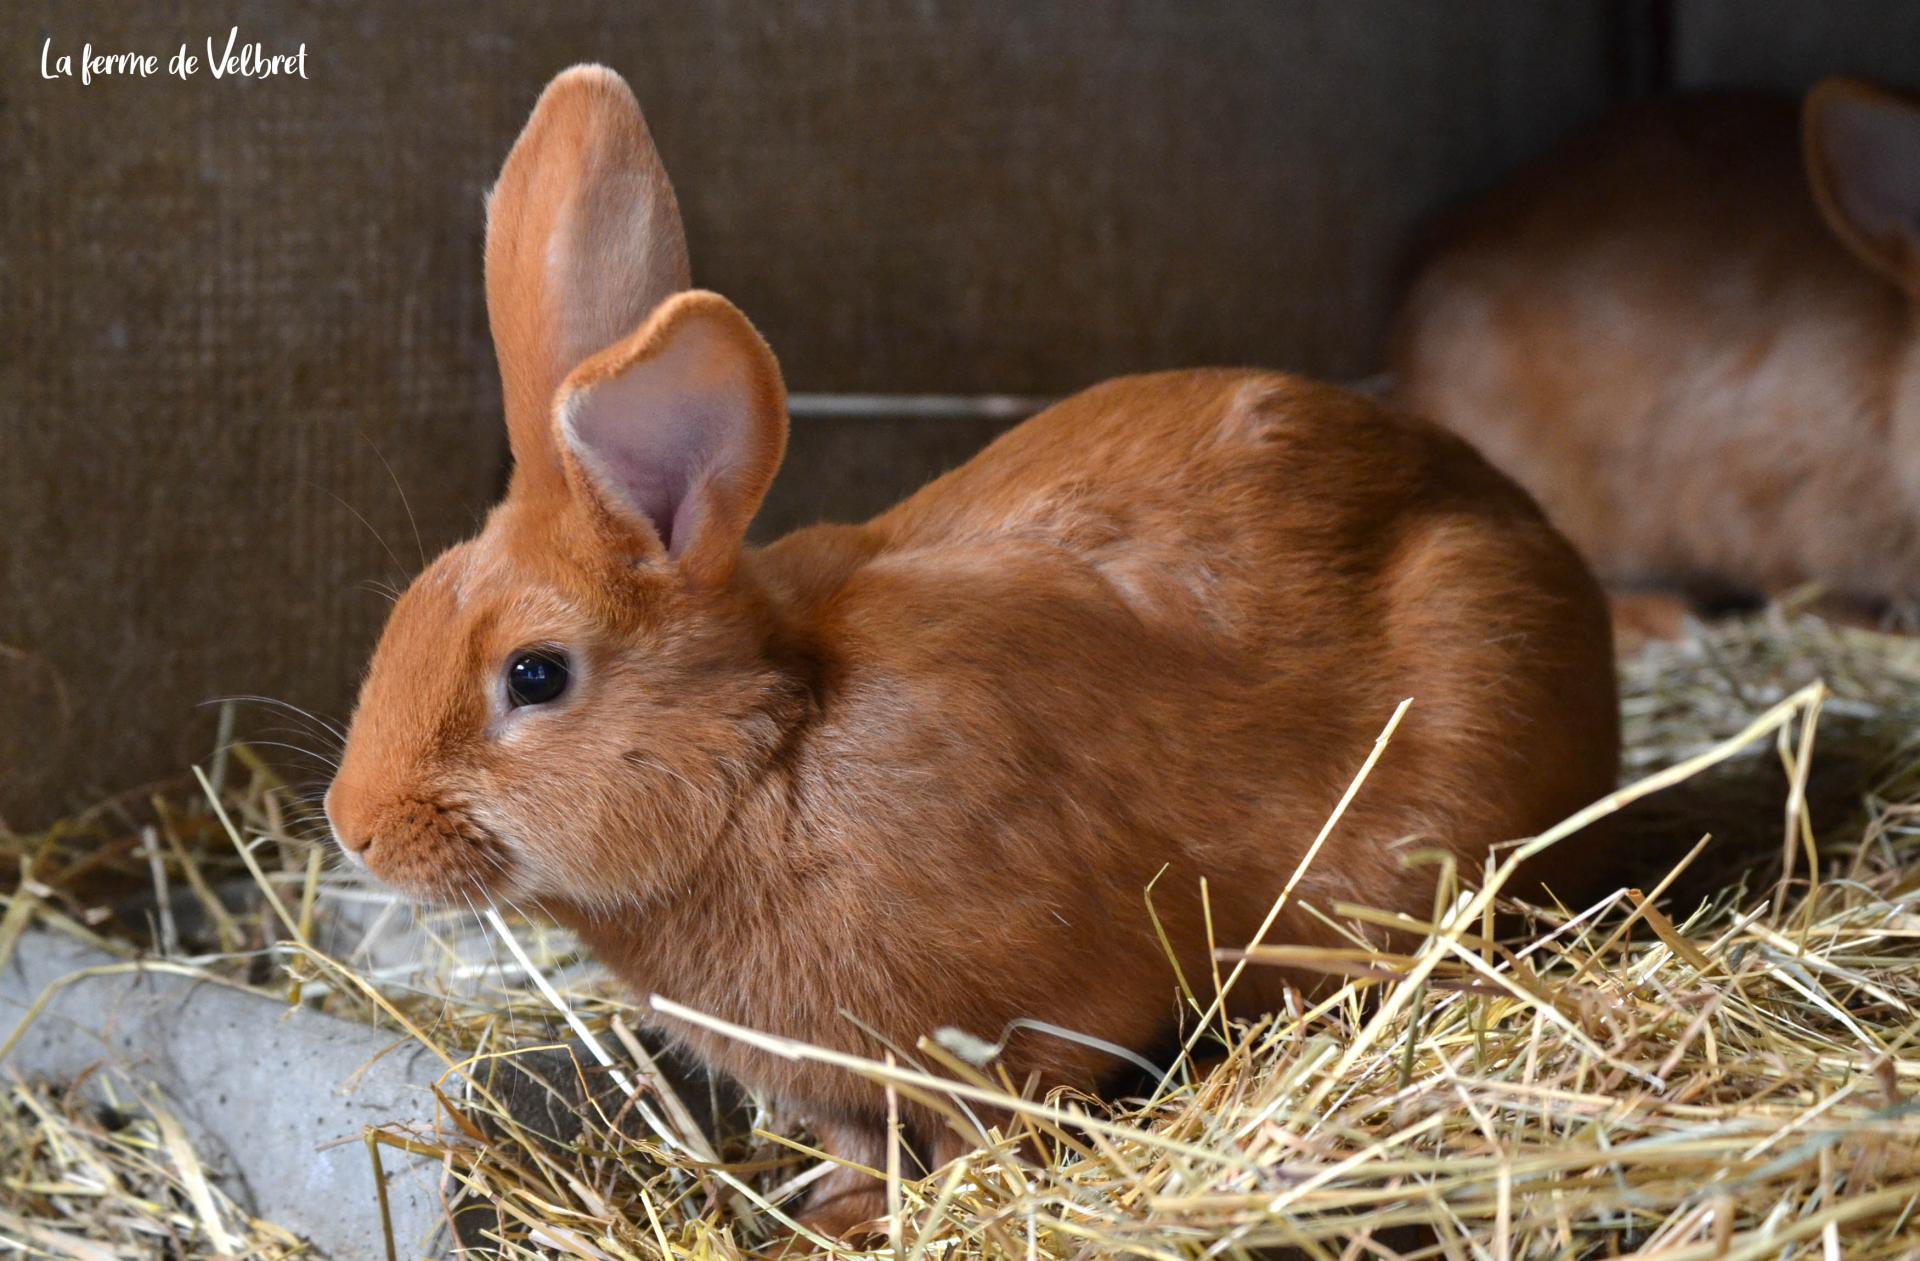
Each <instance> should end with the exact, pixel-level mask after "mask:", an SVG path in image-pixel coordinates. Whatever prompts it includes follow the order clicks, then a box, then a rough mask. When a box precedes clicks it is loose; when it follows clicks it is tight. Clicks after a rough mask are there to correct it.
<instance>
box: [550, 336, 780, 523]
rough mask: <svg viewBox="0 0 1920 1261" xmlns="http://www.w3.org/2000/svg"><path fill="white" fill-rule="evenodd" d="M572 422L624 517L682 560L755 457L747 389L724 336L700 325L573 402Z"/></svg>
mask: <svg viewBox="0 0 1920 1261" xmlns="http://www.w3.org/2000/svg"><path fill="white" fill-rule="evenodd" d="M562 423H563V425H564V428H565V432H566V435H567V438H568V441H569V442H570V443H571V445H572V447H573V450H574V452H575V454H576V455H578V456H579V458H580V461H581V463H582V464H583V465H584V466H585V467H586V469H587V471H588V472H589V473H590V474H591V475H592V476H593V478H594V480H595V482H596V483H598V484H599V486H600V488H601V490H602V491H603V492H604V493H605V494H606V495H607V497H608V499H609V501H610V502H611V506H612V507H613V508H614V509H615V510H616V511H621V512H625V513H627V514H630V515H632V516H634V517H637V518H639V519H641V520H644V521H645V522H646V523H647V524H648V525H649V526H651V527H652V529H653V531H654V533H655V534H657V535H658V536H659V538H660V542H661V544H662V545H663V546H664V547H665V548H666V549H667V553H668V554H669V555H672V556H678V555H679V554H680V553H681V552H683V551H685V550H686V549H687V547H688V546H689V545H690V544H691V543H692V542H693V540H694V538H695V537H696V536H697V535H698V533H699V531H700V528H701V523H702V518H703V516H704V507H705V500H706V498H707V495H708V493H709V492H710V491H711V489H712V486H711V483H712V482H713V481H714V480H715V479H716V478H718V477H724V476H725V475H726V473H727V472H728V471H729V470H730V469H732V468H733V467H735V466H737V465H738V464H739V463H740V462H741V461H742V460H744V459H746V458H748V456H749V451H748V447H749V443H750V433H751V427H752V418H751V415H750V404H749V402H748V397H747V393H746V390H745V388H744V386H743V384H742V382H741V381H740V380H739V378H738V375H737V372H736V370H735V365H733V364H731V363H730V362H729V360H728V356H727V354H726V353H725V347H724V345H723V344H722V342H721V341H720V339H718V338H715V337H712V336H710V335H708V333H707V331H706V330H705V329H703V328H701V327H700V326H699V325H697V324H696V325H694V326H693V327H688V328H683V329H680V330H678V331H677V333H676V335H674V336H673V338H672V341H671V342H670V343H669V344H668V345H667V346H666V347H665V348H664V349H663V350H661V351H659V352H658V353H657V354H655V355H653V356H651V357H649V358H647V359H644V360H642V361H641V362H639V363H636V364H634V365H633V366H632V367H630V368H628V369H627V370H626V371H625V372H624V373H622V374H621V375H619V376H617V377H615V378H614V379H612V380H610V381H605V382H602V383H601V384H599V385H596V386H593V387H592V388H591V389H588V390H585V391H582V392H581V393H579V394H576V395H574V396H573V397H572V398H570V399H569V400H568V401H567V404H566V408H565V411H564V412H563V414H562Z"/></svg>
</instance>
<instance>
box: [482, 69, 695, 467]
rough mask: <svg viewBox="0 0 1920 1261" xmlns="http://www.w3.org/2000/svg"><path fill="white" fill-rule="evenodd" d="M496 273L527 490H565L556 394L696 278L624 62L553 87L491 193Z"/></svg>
mask: <svg viewBox="0 0 1920 1261" xmlns="http://www.w3.org/2000/svg"><path fill="white" fill-rule="evenodd" d="M486 275H487V319H488V322H489V324H490V325H491V326H492V329H493V344H494V352H495V354H496V355H497V356H498V357H499V361H500V380H501V385H502V391H503V393H504V395H505V401H506V412H507V432H508V437H509V439H510V440H511V442H512V446H513V458H514V470H515V471H514V482H515V488H516V489H518V490H522V491H526V492H534V493H540V492H548V491H555V492H557V491H558V490H559V489H560V487H561V484H562V483H561V475H562V470H561V460H560V457H559V451H558V450H557V448H556V446H555V444H554V431H553V425H552V407H553V402H554V391H555V390H556V388H557V387H558V386H559V385H560V383H561V381H563V380H564V379H565V378H566V376H567V374H568V373H569V372H571V371H573V370H574V368H576V367H578V366H579V365H580V364H581V363H582V362H583V361H585V360H586V359H587V358H588V357H589V356H592V355H594V354H596V353H597V352H599V351H601V350H603V349H605V348H606V347H608V346H610V345H611V344H612V343H613V342H615V341H617V340H618V339H620V338H622V337H624V336H626V335H627V334H628V333H630V332H632V331H633V329H634V328H635V327H636V326H637V325H638V324H639V323H640V322H641V321H642V320H644V319H645V318H646V316H647V313H648V312H650V311H652V310H653V309H654V308H655V307H656V306H658V305H659V304H660V303H661V302H663V301H664V300H665V299H667V298H668V297H670V296H671V295H673V294H675V293H678V292H680V291H681V290H683V289H685V288H687V286H688V284H689V283H690V282H689V279H688V274H687V242H686V236H685V233H684V232H683V230H682V228H681V226H680V208H679V206H678V204H676V202H675V201H674V196H673V186H672V185H671V184H670V183H668V181H667V173H666V170H665V168H664V167H662V166H661V164H660V155H659V153H658V152H656V151H655V149H654V147H653V137H652V136H651V135H650V134H649V133H648V131H647V124H646V121H645V120H644V119H643V118H641V116H640V107H639V105H638V104H637V103H636V102H635V101H634V98H633V93H632V91H630V90H629V89H628V87H627V85H626V82H625V81H624V80H623V79H621V78H620V76H619V75H617V74H615V73H614V72H613V71H611V70H608V69H607V68H605V67H604V66H575V67H573V68H572V69H570V70H567V71H565V72H563V73H562V74H560V75H559V76H558V77H556V78H555V79H554V80H553V82H552V83H549V84H548V85H547V89H546V91H545V92H542V93H541V94H540V100H539V103H538V104H536V105H535V106H534V107H533V116H532V117H531V118H530V119H528V120H527V125H526V127H525V128H524V129H523V130H522V131H521V133H520V138H519V139H518V140H517V141H515V142H514V146H513V151H512V152H511V153H509V154H508V155H507V161H506V165H505V166H503V167H502V168H501V170H500V178H499V180H498V181H497V182H496V183H495V184H494V186H493V191H492V192H491V193H490V194H489V195H488V198H487V259H486Z"/></svg>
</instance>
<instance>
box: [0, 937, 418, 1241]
mask: <svg viewBox="0 0 1920 1261" xmlns="http://www.w3.org/2000/svg"><path fill="white" fill-rule="evenodd" d="M119 962H121V961H120V960H117V959H115V958H114V957H113V956H111V955H106V954H102V953H100V952H98V951H95V950H92V949H90V948H88V947H85V946H82V945H79V944H78V943H75V942H73V941H71V940H68V939H66V938H64V937H59V936H55V935H53V934H50V933H45V932H29V933H26V934H25V935H23V936H22V938H21V939H20V941H19V942H18V944H17V946H16V948H15V949H14V952H13V957H12V959H11V960H10V961H9V963H8V965H7V967H6V969H5V970H4V972H0V1030H4V1031H5V1032H4V1033H0V1037H4V1036H5V1034H6V1033H11V1032H12V1031H13V1029H14V1027H15V1026H16V1025H18V1023H19V1022H20V1020H21V1019H22V1018H23V1017H24V1016H25V1015H26V1013H27V1011H28V1009H29V1008H30V1007H31V1006H32V1004H33V1003H34V1002H35V1001H37V1000H38V999H39V997H40V995H41V994H42V992H43V991H45V989H46V987H47V986H49V985H51V984H53V983H54V982H56V981H59V980H60V979H61V978H63V977H66V976H70V975H72V974H73V973H76V972H80V971H83V970H85V969H88V968H94V967H100V966H102V965H112V964H116V963H119ZM395 1042H396V1036H395V1035H393V1034H391V1033H387V1032H383V1031H381V1030H377V1029H372V1028H369V1027H367V1026H364V1025H359V1024H355V1023H352V1022H350V1021H344V1020H339V1019H335V1018H333V1017H331V1016H324V1015H319V1014H317V1013H314V1012H311V1011H305V1010H300V1009H297V1008H295V1009H289V1008H287V1007H286V1006H284V1005H282V1004H279V1003H275V1002H273V1001H271V1000H269V999H265V998H261V997H257V996H255V995H252V994H247V993H242V992H240V991H237V990H231V989H227V988H224V987H222V986H219V985H215V984H211V983H208V982H203V981H195V980H192V979H189V978H186V977H181V976H175V975H171V974H169V973H166V972H159V971H150V970H141V971H137V972H128V973H115V974H110V975H106V976H93V977H86V978H84V979H82V980H79V981H76V982H74V983H72V984H70V985H68V986H66V987H65V988H64V989H62V990H61V991H60V992H59V993H58V994H57V995H56V996H55V997H54V998H53V1000H52V1002H51V1003H50V1004H49V1005H48V1007H47V1009H46V1010H45V1011H44V1012H42V1013H41V1015H40V1017H39V1018H38V1019H37V1020H36V1021H35V1022H34V1024H33V1025H32V1026H31V1027H30V1028H29V1029H28V1030H27V1032H26V1035H25V1036H24V1037H23V1038H22V1039H21V1040H20V1042H19V1043H18V1044H17V1045H16V1046H15V1047H14V1049H13V1050H12V1052H11V1053H10V1054H9V1055H8V1057H7V1059H6V1060H5V1061H4V1062H3V1063H0V1067H4V1068H5V1069H8V1070H10V1071H12V1072H16V1073H19V1074H20V1075H21V1076H23V1077H26V1078H29V1079H37V1080H50V1081H55V1082H62V1081H70V1080H72V1079H73V1078H75V1077H76V1076H78V1075H79V1074H81V1073H83V1072H85V1071H86V1070H88V1069H93V1068H100V1067H110V1068H113V1069H115V1070H118V1072H119V1073H120V1074H121V1075H122V1076H123V1077H125V1078H126V1079H127V1080H129V1081H132V1082H135V1083H139V1084H144V1085H149V1086H151V1087H152V1088H153V1089H155V1090H156V1091H157V1092H158V1093H159V1095H160V1098H161V1100H162V1101H163V1102H164V1104H165V1105H166V1106H167V1107H168V1108H169V1109H171V1110H172V1111H173V1113H174V1115H176V1116H177V1117H178V1118H179V1119H180V1122H181V1124H182V1125H183V1126H184V1127H186V1129H187V1132H188V1135H189V1136H190V1137H191V1138H192V1139H193V1141H194V1143H195V1144H196V1146H197V1148H198V1150H199V1151H200V1153H201V1155H202V1156H203V1157H204V1158H205V1159H206V1160H207V1162H208V1163H209V1165H210V1166H212V1167H215V1168H217V1169H219V1170H220V1171H221V1172H222V1173H223V1174H225V1175H226V1179H225V1181H224V1183H223V1185H225V1186H226V1188H227V1190H228V1192H229V1193H230V1194H232V1195H233V1196H234V1198H235V1199H236V1200H239V1201H240V1202H241V1203H242V1204H244V1205H246V1206H247V1207H249V1208H250V1209H252V1211H253V1212H254V1213H255V1214H257V1215H258V1216H260V1217H264V1218H266V1219H268V1220H270V1221H272V1222H274V1223H276V1224H278V1225H280V1226H283V1227H285V1228H286V1229H288V1230H291V1231H293V1232H294V1233H296V1234H298V1235H300V1236H301V1237H302V1238H305V1239H307V1240H309V1241H310V1242H311V1243H312V1244H313V1246H314V1248H315V1249H316V1250H317V1251H318V1252H319V1253H320V1254H321V1255H323V1256H326V1257H332V1258H336V1259H338V1261H359V1259H360V1258H369V1259H370V1261H372V1259H379V1258H384V1257H385V1255H386V1245H385V1241H384V1239H383V1236H382V1231H381V1227H380V1212H379V1199H378V1196H377V1193H376V1188H375V1184H374V1174H373V1167H372V1164H371V1162H370V1161H369V1159H368V1156H367V1149H366V1145H365V1144H364V1143H363V1142H361V1133H362V1127H363V1126H365V1125H378V1124H384V1123H400V1124H409V1123H411V1124H415V1125H423V1126H424V1125H430V1124H431V1123H432V1120H433V1116H434V1100H433V1096H432V1094H431V1092H430V1091H429V1090H428V1085H429V1083H431V1082H432V1081H434V1080H435V1079H436V1078H437V1077H438V1076H439V1075H440V1073H441V1072H442V1071H443V1067H444V1066H443V1065H442V1064H441V1063H440V1061H439V1060H438V1059H436V1058H435V1057H434V1056H433V1055H432V1053H431V1052H429V1051H427V1050H425V1049H424V1048H422V1047H419V1046H415V1045H412V1044H407V1045H401V1046H396V1045H395ZM383 1052H384V1054H383ZM381 1163H382V1165H383V1167H384V1168H385V1171H386V1175H387V1198H388V1207H389V1210H390V1212H391V1215H392V1220H393V1236H394V1243H395V1245H396V1250H397V1255H398V1256H400V1257H428V1256H438V1255H441V1254H442V1253H444V1251H445V1246H444V1244H443V1243H442V1241H441V1236H442V1234H443V1232H442V1230H441V1226H442V1210H441V1199H440V1193H439V1186H438V1184H439V1176H440V1171H439V1167H438V1165H437V1164H436V1163H434V1162H431V1161H426V1160H423V1159H420V1158H418V1157H412V1156H408V1155H407V1154H406V1153H404V1152H399V1151H396V1150H394V1149H392V1148H383V1149H382V1150H381Z"/></svg>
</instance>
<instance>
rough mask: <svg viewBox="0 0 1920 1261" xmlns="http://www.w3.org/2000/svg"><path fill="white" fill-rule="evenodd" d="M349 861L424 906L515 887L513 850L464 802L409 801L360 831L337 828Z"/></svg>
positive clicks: (394, 806) (381, 814)
mask: <svg viewBox="0 0 1920 1261" xmlns="http://www.w3.org/2000/svg"><path fill="white" fill-rule="evenodd" d="M334 839H335V841H336V842H337V843H338V844H339V846H340V850H341V852H342V853H343V854H345V855H346V856H347V859H348V861H349V862H351V863H353V864H354V865H355V866H357V867H359V868H360V869H362V870H363V871H365V872H367V873H368V874H369V875H371V876H373V877H374V878H375V879H376V880H378V881H380V882H381V883H382V884H384V885H387V886H389V887H391V888H393V889H394V890H396V891H398V892H400V893H404V894H406V895H407V896H408V897H411V898H414V899H416V900H418V901H422V902H447V903H454V904H458V903H460V902H462V901H465V900H469V899H472V898H474V897H476V896H478V897H486V896H488V895H490V894H492V893H496V892H504V891H506V890H507V889H508V888H509V887H510V886H511V885H512V883H513V874H514V857H513V848H512V846H510V845H509V844H507V843H506V841H505V840H503V839H502V838H501V837H500V836H499V834H498V833H496V832H495V831H494V830H493V829H492V828H490V827H488V826H487V824H486V823H485V822H484V821H482V820H481V819H479V818H478V817H477V816H476V814H475V812H473V811H471V810H469V809H468V808H467V807H466V805H465V803H462V802H457V801H444V800H440V799H437V798H432V797H424V796H421V797H408V798H403V799H400V800H396V801H394V802H392V803H390V804H389V805H388V806H387V807H386V808H385V809H382V810H379V811H377V812H376V814H375V817H373V818H371V819H369V820H368V821H367V822H366V823H365V824H362V825H361V826H359V827H357V828H350V829H346V830H343V829H342V828H341V827H340V826H339V824H338V823H336V824H335V826H334Z"/></svg>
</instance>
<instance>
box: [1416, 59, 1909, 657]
mask: <svg viewBox="0 0 1920 1261" xmlns="http://www.w3.org/2000/svg"><path fill="white" fill-rule="evenodd" d="M1916 295H1920V104H1916V103H1915V102H1914V101H1913V100H1912V99H1909V98H1906V97H1902V96H1900V95H1898V94H1896V93H1893V92H1889V91H1886V90H1883V89H1881V88H1878V87H1875V86H1872V85H1869V84H1867V83H1864V82H1861V81H1857V80H1850V79H1839V78H1834V79H1828V80H1825V81H1823V82H1821V83H1820V84H1819V85H1818V86H1816V87H1815V88H1814V89H1813V91H1812V92H1811V93H1810V94H1808V96H1807V97H1806V99H1805V102H1804V104H1802V103H1801V102H1797V101H1795V100H1793V99H1791V98H1789V97H1784V96H1766V95H1755V94H1742V95H1736V94H1719V95H1702V96H1694V97H1686V98H1681V99H1677V100H1672V101H1662V102H1657V103H1647V104H1640V105H1636V106H1634V107H1631V108H1629V109H1627V110H1624V111H1622V112H1621V113H1619V114H1618V115H1616V116H1615V117H1613V118H1611V119H1609V120H1608V121H1606V122H1605V123H1603V124H1601V125H1600V126H1598V127H1596V128H1593V129H1591V130H1589V131H1587V132H1585V133H1583V134H1582V135H1580V136H1579V137H1577V138H1576V139H1575V140H1573V141H1572V142H1570V143H1569V144H1567V145H1566V146H1565V147H1563V148H1562V149H1560V150H1559V151H1557V152H1556V153H1554V154H1553V155H1552V156H1551V157H1549V158H1547V159H1546V160H1544V161H1541V162H1538V163H1535V164H1533V165H1531V166H1529V167H1528V168H1527V169H1526V170H1524V171H1523V172H1522V173H1521V174H1520V175H1518V176H1516V177H1515V178H1514V179H1513V180H1512V181H1511V182H1510V183H1508V184H1506V185H1504V186H1502V187H1501V188H1500V189H1499V190H1497V191H1496V192H1495V193H1494V194H1493V195H1492V196H1491V197H1489V198H1488V199H1486V201H1484V202H1483V203H1481V204H1479V205H1477V206H1475V207H1473V208H1472V209H1471V210H1470V211H1468V212H1467V213H1466V214H1464V215H1462V216H1461V217H1460V219H1459V221H1458V222H1457V224H1456V225H1454V227H1453V228H1452V231H1451V234H1450V239H1449V240H1448V241H1447V243H1446V244H1445V245H1444V246H1442V247H1441V248H1440V250H1439V251H1438V252H1437V253H1436V255H1435V256H1434V257H1433V258H1432V259H1431V260H1430V261H1429V262H1428V263H1427V265H1426V266H1425V268H1424V269H1423V271H1422V273H1421V275H1420V278H1419V280H1418V282H1417V283H1416V285H1415V287H1414V290H1413V293H1412V295H1411V297H1410V298H1409V300H1408V303H1407V306H1406V308H1405V310H1404V312H1403V314H1402V317H1401V320H1402V323H1401V327H1400V329H1399V330H1398V342H1397V345H1396V347H1395V367H1396V369H1397V376H1398V381H1397V389H1398V393H1399V397H1400V398H1401V399H1402V401H1404V402H1405V403H1406V404H1407V405H1408V406H1409V407H1411V408H1413V409H1414V410H1416V411H1420V412H1424V413H1426V414H1428V415H1430V416H1432V417H1433V418H1435V419H1437V420H1440V421H1441V422H1443V423H1445V424H1447V425H1449V426H1451V427H1452V428H1454V429H1456V430H1457V431H1459V432H1460V433H1462V434H1464V435H1465V436H1466V437H1468V438H1470V439H1471V440H1472V441H1474V442H1475V443H1477V444H1478V445H1479V446H1480V447H1481V448H1482V450H1483V451H1484V452H1485V453H1486V454H1487V455H1488V456H1489V457H1490V458H1491V459H1492V460H1493V461H1494V462H1495V463H1497V464H1499V465H1500V466H1501V467H1503V468H1505V469H1506V470H1507V471H1508V472H1510V473H1512V474H1513V475H1515V476H1516V477H1518V478H1519V479H1520V480H1521V481H1523V482H1524V483H1525V484H1526V485H1527V486H1528V488H1529V489H1531V490H1532V491H1533V492H1534V494H1535V495H1536V496H1537V497H1538V498H1539V499H1540V500H1541V502H1542V503H1543V504H1545V505H1546V506H1547V509H1548V511H1549V513H1550V514H1551V515H1552V516H1553V518H1554V520H1555V521H1556V523H1557V524H1559V525H1560V527H1561V528H1562V529H1563V530H1565V531H1567V533H1568V534H1569V535H1571V536H1572V537H1573V539H1574V540H1575V542H1576V544H1577V545H1578V546H1579V547H1580V548H1581V550H1582V551H1583V552H1584V553H1585V554H1586V556H1587V558H1588V559H1589V561H1590V562H1591V563H1592V564H1593V565H1594V567H1595V568H1596V569H1597V570H1598V572H1599V573H1600V574H1601V575H1602V576H1603V577H1604V578H1605V579H1606V580H1608V581H1609V582H1611V583H1613V584H1615V585H1616V586H1617V587H1619V588H1621V589H1623V590H1625V591H1634V590H1636V589H1638V590H1641V591H1643V592H1645V591H1646V589H1648V588H1652V589H1654V590H1652V591H1651V592H1647V593H1646V594H1644V595H1641V596H1637V597H1635V596H1630V597H1629V598H1628V599H1626V600H1623V601H1618V602H1617V603H1616V608H1617V609H1619V610H1621V620H1622V621H1623V622H1625V623H1627V625H1626V626H1625V629H1626V630H1628V631H1633V630H1639V631H1642V632H1654V633H1658V632H1659V631H1661V630H1662V629H1663V628H1662V626H1661V624H1660V620H1658V618H1657V615H1658V614H1660V613H1661V612H1662V610H1663V609H1664V611H1665V613H1666V617H1665V619H1664V620H1665V622H1666V629H1671V627H1672V620H1673V615H1674V614H1676V613H1678V612H1679V611H1681V610H1682V609H1683V608H1685V607H1686V606H1688V605H1692V606H1695V607H1699V608H1702V609H1711V608H1713V607H1714V606H1716V605H1721V604H1725V603H1727V602H1742V601H1753V600H1756V599H1758V598H1761V597H1770V596H1774V597H1777V596H1779V595H1782V594H1785V593H1787V592H1790V591H1792V590H1793V589H1795V588H1799V587H1803V586H1806V585H1808V584H1819V585H1820V586H1822V587H1824V588H1825V589H1827V590H1828V591H1829V592H1830V594H1831V596H1832V597H1834V600H1835V602H1836V607H1837V602H1841V601H1844V602H1845V604H1846V606H1847V611H1849V612H1852V613H1854V614H1855V615H1859V614H1865V615H1866V616H1869V617H1873V616H1888V617H1893V616H1897V615H1898V614H1899V608H1898V606H1899V604H1900V603H1901V602H1902V601H1904V600H1905V599H1907V598H1909V597H1911V596H1913V595H1914V594H1916V592H1920V323H1916V319H1915V312H1914V310H1913V299H1914V297H1915V296H1916ZM1661 589H1664V590H1665V591H1667V592H1670V593H1672V594H1671V595H1668V596H1665V597H1662V595H1661V594H1660V590H1661ZM1649 614H1653V615H1656V620H1653V621H1649V620H1648V616H1647V615H1649Z"/></svg>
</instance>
